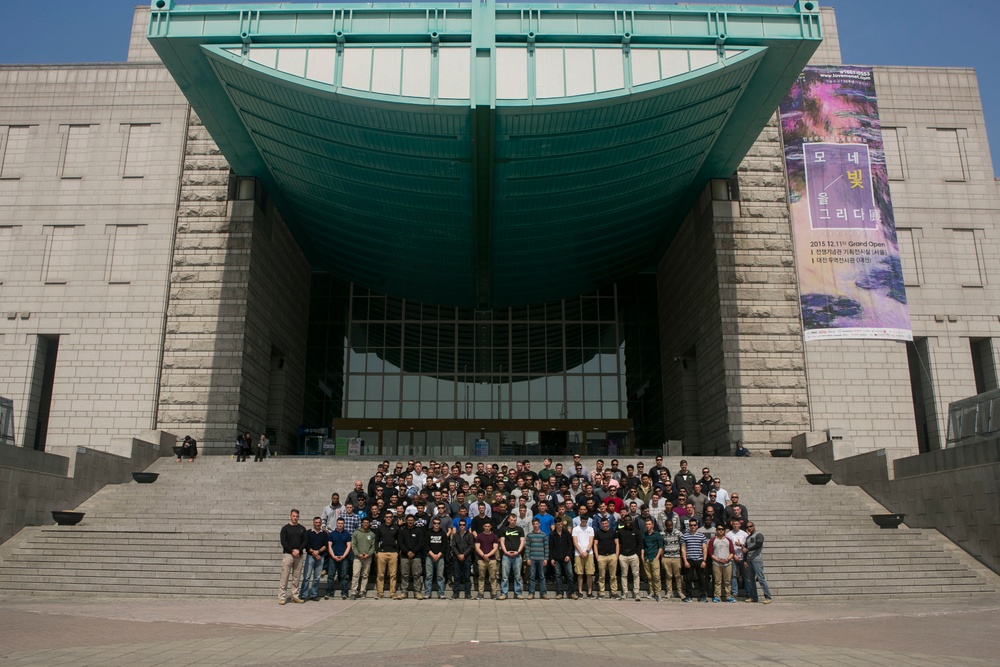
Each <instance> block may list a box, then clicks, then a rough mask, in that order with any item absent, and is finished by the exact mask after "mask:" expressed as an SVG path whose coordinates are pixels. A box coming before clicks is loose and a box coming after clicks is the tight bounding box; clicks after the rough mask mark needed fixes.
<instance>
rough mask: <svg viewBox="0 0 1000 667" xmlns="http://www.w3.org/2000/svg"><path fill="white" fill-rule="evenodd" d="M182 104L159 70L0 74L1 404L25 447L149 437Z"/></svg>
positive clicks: (15, 69) (24, 69)
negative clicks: (9, 407) (144, 433)
mask: <svg viewBox="0 0 1000 667" xmlns="http://www.w3.org/2000/svg"><path fill="white" fill-rule="evenodd" d="M186 108H187V104H186V102H185V100H184V98H183V96H182V95H181V94H180V91H179V90H178V89H177V86H176V85H175V84H174V82H173V80H172V79H171V78H170V75H169V74H168V73H167V71H166V69H164V68H163V67H162V66H159V65H152V64H145V65H139V64H134V65H126V64H120V65H60V66H2V67H0V156H2V158H0V159H2V162H3V164H2V165H0V303H2V304H3V307H2V312H0V368H3V369H4V372H3V373H2V374H0V395H4V396H7V397H9V398H11V399H12V400H13V401H14V409H15V426H16V429H17V432H16V437H17V440H16V441H17V442H18V443H19V444H25V445H27V446H28V447H31V446H33V445H34V434H35V426H36V418H37V415H38V408H39V405H38V403H39V401H38V394H39V389H40V388H41V372H42V369H43V368H44V363H42V362H43V359H42V357H40V355H39V347H40V345H39V341H40V338H39V337H40V336H48V337H54V336H58V337H59V348H58V355H57V362H56V367H55V379H54V387H53V394H52V402H51V413H50V418H49V422H48V438H47V444H46V446H47V447H58V446H63V445H68V444H72V445H73V446H76V445H78V444H79V445H87V446H90V447H92V448H98V449H107V448H109V446H110V445H109V441H110V438H112V437H116V436H123V437H129V436H130V435H131V434H133V433H136V432H137V431H140V430H142V429H148V428H152V427H153V423H154V417H155V407H156V398H155V397H156V386H157V381H158V373H159V356H160V341H161V336H162V330H163V312H164V300H165V296H166V286H167V277H168V267H169V261H168V259H169V255H170V247H171V236H172V230H173V219H174V211H175V208H176V196H177V195H176V193H177V178H178V175H179V172H180V164H181V150H180V149H181V143H182V139H183V129H182V128H183V124H184V120H185V114H186Z"/></svg>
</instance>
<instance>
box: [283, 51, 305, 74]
mask: <svg viewBox="0 0 1000 667" xmlns="http://www.w3.org/2000/svg"><path fill="white" fill-rule="evenodd" d="M306 51H307V49H281V50H280V51H279V52H278V70H279V71H281V72H285V73H286V74H291V75H292V76H303V75H304V74H305V73H306Z"/></svg>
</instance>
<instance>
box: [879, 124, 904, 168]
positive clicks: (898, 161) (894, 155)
mask: <svg viewBox="0 0 1000 667" xmlns="http://www.w3.org/2000/svg"><path fill="white" fill-rule="evenodd" d="M901 142H902V136H901V133H900V132H899V130H898V129H897V128H895V127H883V128H882V145H883V147H884V149H885V166H886V170H887V171H888V173H889V180H890V181H902V180H904V178H905V175H904V174H905V168H904V164H903V150H902V148H903V147H902V143H901Z"/></svg>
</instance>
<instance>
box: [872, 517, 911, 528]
mask: <svg viewBox="0 0 1000 667" xmlns="http://www.w3.org/2000/svg"><path fill="white" fill-rule="evenodd" d="M905 518H906V515H905V514H872V521H874V522H875V524H876V525H878V527H879V528H899V524H901V523H903V519H905Z"/></svg>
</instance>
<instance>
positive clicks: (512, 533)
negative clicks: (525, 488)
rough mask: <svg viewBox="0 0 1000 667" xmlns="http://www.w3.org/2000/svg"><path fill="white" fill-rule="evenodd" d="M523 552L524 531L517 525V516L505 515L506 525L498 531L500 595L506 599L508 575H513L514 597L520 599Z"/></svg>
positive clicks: (502, 598)
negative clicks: (500, 559)
mask: <svg viewBox="0 0 1000 667" xmlns="http://www.w3.org/2000/svg"><path fill="white" fill-rule="evenodd" d="M523 552H524V531H523V530H521V527H520V526H518V525H517V517H516V516H515V515H513V514H511V515H509V516H508V517H507V525H506V526H504V527H503V529H502V530H501V531H500V553H501V554H503V558H502V561H501V572H502V574H501V577H500V597H499V598H497V599H498V600H506V599H507V591H508V587H509V583H510V576H511V574H512V573H513V576H514V597H515V598H516V599H518V600H520V599H522V597H523V595H522V591H523V589H522V582H521V554H522V553H523Z"/></svg>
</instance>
